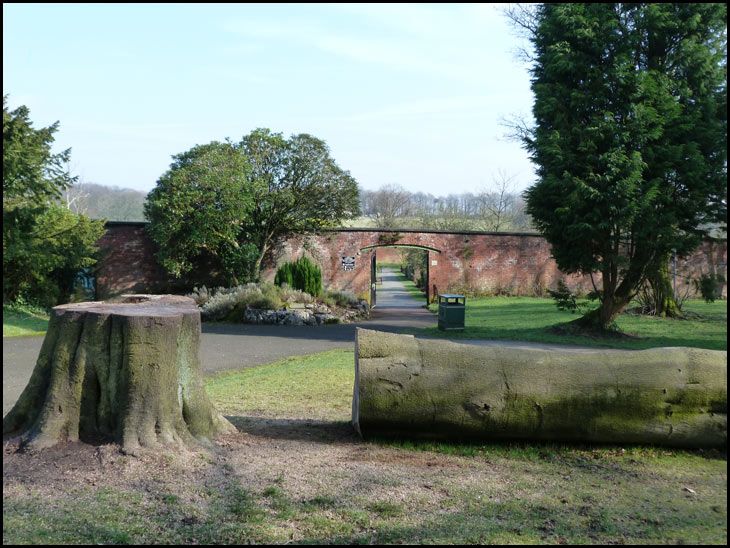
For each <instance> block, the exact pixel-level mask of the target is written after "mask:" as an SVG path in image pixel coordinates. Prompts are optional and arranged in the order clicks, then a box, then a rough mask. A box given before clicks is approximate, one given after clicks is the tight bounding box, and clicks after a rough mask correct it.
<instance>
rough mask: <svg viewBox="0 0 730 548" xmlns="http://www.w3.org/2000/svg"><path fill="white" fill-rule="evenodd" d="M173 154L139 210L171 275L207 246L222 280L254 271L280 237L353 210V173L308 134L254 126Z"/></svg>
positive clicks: (245, 277) (333, 223) (355, 198)
mask: <svg viewBox="0 0 730 548" xmlns="http://www.w3.org/2000/svg"><path fill="white" fill-rule="evenodd" d="M174 160H175V161H174V162H173V164H172V165H171V166H170V169H169V170H168V171H167V172H166V173H165V174H164V175H163V176H162V177H161V178H160V179H159V181H158V182H157V186H156V187H155V189H153V190H152V192H150V194H149V195H148V199H147V204H146V205H145V216H146V217H147V218H148V219H149V221H150V231H151V234H152V237H153V238H154V239H155V241H156V242H157V243H158V244H159V246H160V249H161V251H160V259H161V262H162V264H163V265H164V266H165V267H166V268H167V269H168V270H169V271H170V272H171V273H172V274H174V275H176V276H180V275H182V274H183V273H185V272H189V271H190V270H191V269H192V268H193V266H194V264H195V262H196V261H197V260H199V258H200V257H201V256H202V255H203V254H204V253H208V254H211V255H213V256H215V257H216V258H217V259H218V260H219V261H220V263H221V264H222V265H223V267H224V268H225V270H226V273H227V274H228V278H229V281H230V283H233V284H238V283H240V282H241V281H243V280H251V279H257V278H258V276H259V272H260V269H261V263H262V261H263V258H264V256H265V255H266V252H267V251H268V250H269V249H270V248H271V246H272V245H273V244H274V242H275V241H276V240H277V239H279V238H280V237H282V236H285V235H287V234H292V233H306V232H311V231H316V230H318V229H320V228H323V227H327V226H336V225H337V224H339V223H340V222H341V221H342V220H343V219H345V218H349V217H354V216H356V215H358V214H359V202H358V189H357V184H356V183H355V180H354V179H353V178H352V177H351V176H350V175H349V173H348V172H346V171H344V170H342V169H341V168H340V167H339V166H337V164H336V163H335V161H334V160H333V159H332V158H331V157H330V155H329V150H328V148H327V146H326V144H325V143H324V142H323V141H321V140H319V139H316V138H315V137H312V136H310V135H306V134H301V135H294V136H292V137H291V138H290V139H284V138H283V137H282V135H281V134H279V133H272V132H271V131H270V130H268V129H257V130H254V131H252V132H251V133H250V134H249V135H247V136H245V137H244V138H243V139H242V141H241V142H240V143H230V142H229V143H219V142H213V143H210V144H208V145H201V146H197V147H194V148H193V149H191V150H190V151H188V152H185V153H182V154H179V155H177V156H175V157H174Z"/></svg>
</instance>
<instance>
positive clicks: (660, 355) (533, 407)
mask: <svg viewBox="0 0 730 548" xmlns="http://www.w3.org/2000/svg"><path fill="white" fill-rule="evenodd" d="M355 354H356V358H355V359H356V366H355V367H356V376H355V390H354V395H353V408H352V421H353V425H354V426H355V428H356V429H357V430H358V432H359V433H360V434H361V435H365V436H372V435H384V436H401V437H403V436H405V437H416V438H434V439H439V438H440V439H443V438H447V439H474V440H554V441H576V442H597V443H652V444H658V445H668V446H677V447H725V445H726V442H727V352H719V351H713V350H702V349H697V348H656V349H650V350H641V351H624V350H595V351H594V350H590V351H585V352H575V351H570V350H541V349H532V348H516V347H506V346H476V345H468V344H457V343H453V342H449V341H437V340H418V339H415V338H414V337H413V336H412V335H395V334H390V333H381V332H377V331H368V330H364V329H358V331H357V341H356V350H355Z"/></svg>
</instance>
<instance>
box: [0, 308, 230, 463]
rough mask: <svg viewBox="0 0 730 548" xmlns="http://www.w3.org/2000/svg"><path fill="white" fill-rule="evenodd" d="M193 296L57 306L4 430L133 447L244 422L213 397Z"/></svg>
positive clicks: (190, 440) (199, 438)
mask: <svg viewBox="0 0 730 548" xmlns="http://www.w3.org/2000/svg"><path fill="white" fill-rule="evenodd" d="M199 345H200V313H199V311H198V309H197V308H196V306H195V302H194V301H193V300H192V299H189V298H186V297H178V296H174V295H154V296H152V295H128V296H125V299H123V300H122V301H120V302H118V303H105V302H91V303H78V304H67V305H62V306H57V307H55V308H54V309H53V311H52V313H51V319H50V322H49V325H48V331H47V334H46V337H45V339H44V341H43V345H42V347H41V351H40V355H39V357H38V361H37V362H36V366H35V369H34V371H33V374H32V376H31V379H30V381H29V383H28V386H26V388H25V390H24V391H23V393H22V394H21V396H20V398H19V399H18V401H17V402H16V404H15V406H14V407H13V409H12V410H11V411H10V412H9V413H8V414H7V415H6V416H5V418H4V419H3V434H4V435H5V434H10V435H16V434H20V435H21V443H22V444H23V445H24V446H25V445H27V446H29V447H30V448H33V449H42V448H45V447H50V446H52V445H55V444H56V443H58V442H61V441H76V440H78V439H82V440H84V439H89V440H95V439H106V440H109V441H116V442H118V443H120V444H121V445H122V450H123V451H124V452H126V453H135V452H137V451H138V450H139V449H140V448H143V447H144V448H154V447H157V446H158V445H160V444H162V445H167V446H180V447H185V446H190V445H197V443H204V444H207V443H209V442H210V440H211V439H212V438H213V437H214V436H216V435H217V434H219V433H223V432H228V431H234V430H235V427H233V425H232V424H230V423H229V422H228V421H227V420H226V419H225V418H223V417H222V416H221V415H220V414H219V413H218V412H217V411H216V410H215V409H214V408H213V406H212V405H211V403H210V401H209V400H208V396H207V394H206V392H205V388H204V386H203V377H202V372H201V368H200V358H199V353H198V352H199Z"/></svg>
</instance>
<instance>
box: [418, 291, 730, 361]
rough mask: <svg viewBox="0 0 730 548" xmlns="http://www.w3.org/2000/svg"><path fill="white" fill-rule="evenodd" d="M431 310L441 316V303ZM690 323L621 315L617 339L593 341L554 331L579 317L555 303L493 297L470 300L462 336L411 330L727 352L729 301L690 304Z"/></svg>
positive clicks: (686, 307) (472, 336)
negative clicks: (688, 347)
mask: <svg viewBox="0 0 730 548" xmlns="http://www.w3.org/2000/svg"><path fill="white" fill-rule="evenodd" d="M429 308H430V310H432V311H434V312H437V311H438V304H433V305H431V306H430V307H429ZM682 310H683V311H684V312H686V313H688V314H687V315H688V316H689V318H690V319H672V318H651V317H646V316H639V315H636V314H631V313H624V314H622V315H621V316H619V318H618V320H617V322H616V324H617V327H618V329H619V331H620V333H619V334H617V335H616V336H606V337H591V336H586V335H578V334H565V333H558V332H556V331H555V329H554V327H555V326H560V325H561V324H567V323H569V322H570V321H572V320H574V319H576V318H577V316H576V315H575V314H571V313H570V312H567V311H560V310H558V309H557V308H556V307H555V303H554V301H553V300H552V299H540V298H530V297H488V298H471V299H469V298H468V299H467V300H466V318H465V328H464V330H463V331H448V332H446V333H445V332H443V331H439V330H438V328H437V327H432V328H427V329H420V330H411V331H410V332H411V333H420V334H424V335H427V336H429V337H448V338H455V339H501V340H510V341H530V342H542V343H559V344H573V345H583V346H598V347H610V348H626V349H634V350H641V349H645V348H655V347H662V346H691V347H697V348H707V349H710V350H727V301H715V302H714V303H705V302H704V301H687V302H685V303H684V307H683V309H682Z"/></svg>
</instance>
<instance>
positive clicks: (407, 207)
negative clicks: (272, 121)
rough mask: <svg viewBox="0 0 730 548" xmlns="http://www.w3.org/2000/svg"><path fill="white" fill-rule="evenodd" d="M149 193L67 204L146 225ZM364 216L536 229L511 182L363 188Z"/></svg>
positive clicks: (102, 189)
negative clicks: (438, 191) (435, 189)
mask: <svg viewBox="0 0 730 548" xmlns="http://www.w3.org/2000/svg"><path fill="white" fill-rule="evenodd" d="M146 199H147V193H145V192H142V191H139V190H133V189H131V188H119V187H116V186H105V185H100V184H95V183H81V184H75V185H73V186H72V187H71V188H69V189H68V190H67V191H66V193H65V195H64V196H63V198H62V200H63V201H64V202H65V205H66V206H67V207H68V208H69V209H70V210H71V211H72V212H74V213H78V214H81V215H86V216H87V217H90V218H92V219H107V220H109V221H144V220H145V217H144V203H145V200H146ZM360 205H361V209H362V215H363V217H360V218H359V219H356V220H352V221H350V222H349V223H348V225H349V226H363V227H372V228H394V229H397V228H410V229H419V228H422V229H427V230H428V229H431V230H484V231H495V232H526V231H532V230H534V229H533V228H532V226H531V224H530V218H529V216H528V215H527V214H526V213H525V205H524V202H523V200H522V198H521V196H520V195H519V194H518V193H516V192H514V191H511V190H510V189H509V188H508V185H507V183H506V182H503V183H502V184H497V185H496V187H495V188H494V189H493V190H481V191H479V192H477V193H472V192H467V193H462V194H449V195H448V196H445V197H444V196H434V195H432V194H426V193H424V192H409V191H407V190H405V189H403V188H402V187H400V186H397V185H386V186H383V187H382V188H380V189H378V190H362V189H361V190H360Z"/></svg>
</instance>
